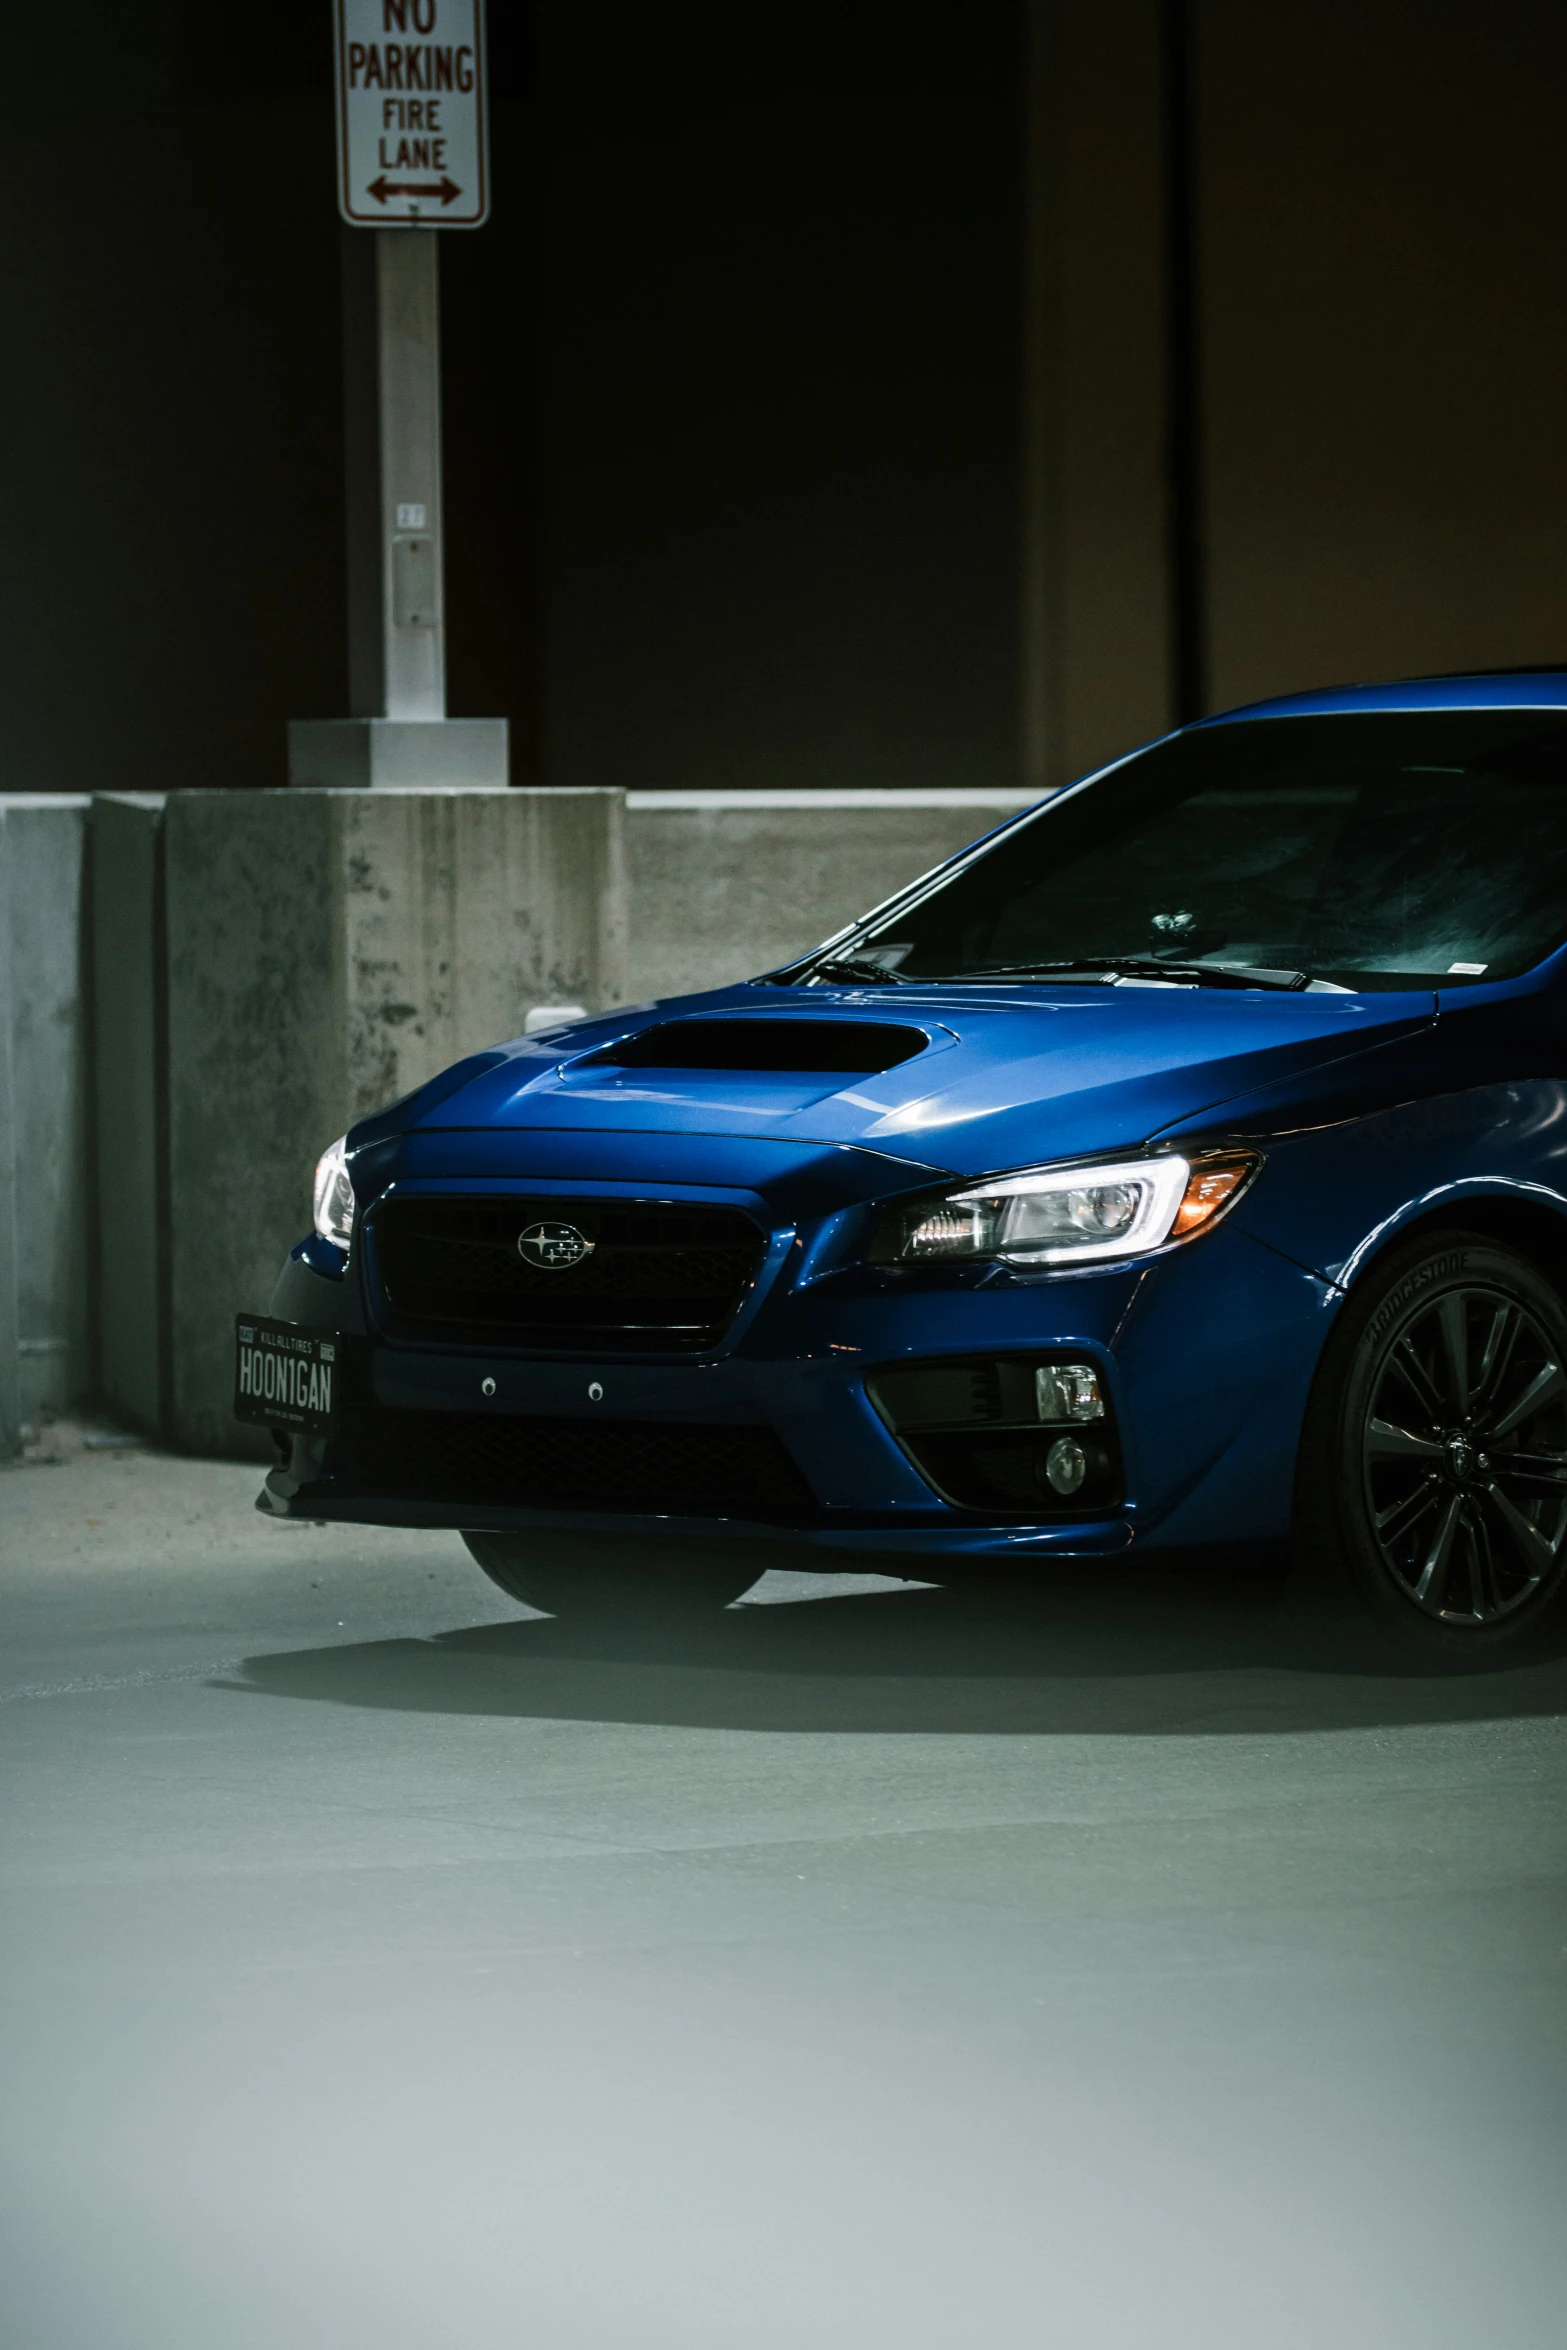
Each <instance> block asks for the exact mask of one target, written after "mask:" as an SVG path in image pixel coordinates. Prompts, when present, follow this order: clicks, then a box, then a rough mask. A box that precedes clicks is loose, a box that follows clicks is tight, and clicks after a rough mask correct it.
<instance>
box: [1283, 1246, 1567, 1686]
mask: <svg viewBox="0 0 1567 2350" xmlns="http://www.w3.org/2000/svg"><path fill="white" fill-rule="evenodd" d="M1296 1533H1297V1546H1298V1550H1299V1552H1300V1556H1301V1563H1302V1566H1303V1569H1304V1571H1305V1573H1306V1575H1307V1577H1308V1578H1314V1579H1315V1580H1316V1582H1317V1585H1318V1587H1319V1588H1327V1589H1336V1590H1337V1591H1338V1592H1339V1593H1340V1594H1341V1595H1343V1596H1345V1597H1348V1598H1352V1599H1353V1600H1354V1601H1355V1602H1356V1603H1358V1607H1359V1609H1360V1611H1361V1613H1362V1614H1363V1616H1365V1617H1367V1618H1369V1620H1370V1621H1371V1623H1372V1624H1373V1625H1375V1626H1376V1627H1377V1629H1378V1630H1379V1631H1380V1632H1381V1634H1382V1635H1383V1636H1384V1639H1391V1640H1392V1641H1393V1642H1394V1643H1396V1644H1397V1646H1398V1647H1399V1648H1401V1649H1402V1650H1404V1651H1405V1652H1406V1653H1408V1654H1412V1655H1423V1656H1425V1657H1426V1658H1428V1659H1429V1660H1430V1661H1432V1662H1437V1663H1447V1664H1451V1665H1457V1666H1462V1665H1465V1664H1472V1665H1481V1664H1486V1663H1490V1664H1498V1665H1499V1664H1503V1663H1512V1662H1519V1661H1522V1660H1523V1658H1524V1657H1525V1656H1526V1655H1527V1654H1528V1653H1529V1652H1530V1651H1531V1650H1533V1649H1534V1648H1535V1647H1536V1646H1537V1645H1538V1644H1539V1643H1540V1641H1541V1639H1542V1637H1543V1636H1544V1635H1545V1633H1546V1631H1547V1628H1548V1625H1549V1624H1550V1622H1551V1620H1552V1619H1553V1618H1555V1617H1556V1616H1557V1615H1558V1612H1559V1604H1560V1602H1561V1598H1562V1592H1563V1585H1564V1582H1567V1312H1564V1310H1563V1305H1562V1300H1561V1298H1560V1297H1559V1296H1558V1294H1557V1292H1556V1291H1555V1290H1554V1289H1553V1288H1552V1287H1551V1285H1550V1283H1549V1282H1548V1281H1546V1280H1545V1279H1544V1277H1543V1276H1542V1275H1541V1274H1540V1273H1539V1272H1538V1271H1537V1270H1536V1269H1535V1267H1534V1266H1532V1265H1531V1264H1530V1263H1529V1262H1528V1261H1527V1259H1525V1258H1524V1257H1522V1256H1519V1255H1518V1254H1516V1252H1515V1251H1513V1250H1512V1249H1509V1248H1505V1247H1503V1246H1501V1245H1500V1244H1499V1243H1497V1242H1495V1241H1491V1240H1488V1239H1486V1238H1484V1237H1483V1236H1482V1235H1480V1234H1477V1233H1470V1232H1448V1233H1442V1234H1439V1235H1435V1236H1432V1237H1430V1238H1427V1239H1425V1240H1422V1241H1418V1242H1414V1243H1412V1244H1411V1245H1409V1246H1408V1247H1406V1248H1403V1249H1400V1250H1397V1251H1395V1252H1394V1253H1392V1254H1390V1256H1389V1257H1388V1259H1387V1261H1386V1263H1385V1264H1384V1265H1380V1266H1378V1267H1377V1268H1376V1269H1375V1270H1374V1271H1373V1272H1372V1273H1371V1274H1369V1275H1368V1276H1367V1277H1366V1278H1365V1280H1364V1282H1363V1283H1362V1284H1358V1285H1357V1287H1356V1288H1355V1290H1354V1291H1353V1292H1352V1294H1351V1296H1350V1299H1349V1302H1348V1303H1347V1304H1346V1305H1345V1307H1344V1309H1343V1312H1342V1315H1341V1317H1340V1320H1339V1323H1338V1326H1337V1327H1336V1329H1335V1330H1334V1333H1333V1336H1332V1338H1331V1340H1330V1341H1329V1344H1328V1347H1327V1349H1326V1351H1325V1353H1324V1357H1323V1361H1322V1365H1321V1368H1320V1370H1319V1372H1318V1375H1317V1380H1316V1384H1315V1386H1314V1388H1313V1391H1312V1397H1311V1402H1310V1405H1309V1406H1308V1409H1307V1414H1306V1423H1305V1428H1304V1430H1303V1434H1302V1441H1301V1455H1300V1470H1299V1477H1298V1482H1297V1495H1296Z"/></svg>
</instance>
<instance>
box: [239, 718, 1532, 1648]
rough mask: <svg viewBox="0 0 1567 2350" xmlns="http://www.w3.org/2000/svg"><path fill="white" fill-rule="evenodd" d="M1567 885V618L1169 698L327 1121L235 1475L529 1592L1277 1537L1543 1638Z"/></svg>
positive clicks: (700, 1594)
mask: <svg viewBox="0 0 1567 2350" xmlns="http://www.w3.org/2000/svg"><path fill="white" fill-rule="evenodd" d="M1564 941H1567V672H1560V673H1558V672H1550V673H1509V674H1507V675H1490V676H1474V677H1463V678H1446V679H1438V680H1426V681H1422V682H1418V683H1414V684H1405V685H1389V686H1375V687H1366V686H1356V687H1351V688H1345V689H1342V690H1335V691H1331V692H1318V693H1308V694H1301V695H1298V696H1295V697H1293V698H1291V699H1287V700H1280V701H1274V702H1267V703H1263V704H1260V705H1258V706H1256V707H1253V708H1249V709H1244V710H1239V711H1235V712H1232V713H1229V714H1227V715H1225V716H1223V717H1220V718H1212V719H1207V720H1204V721H1203V722H1202V723H1201V724H1199V725H1196V726H1192V727H1188V728H1186V729H1184V730H1183V731H1181V732H1179V733H1177V734H1174V735H1171V736H1169V737H1167V738H1166V739H1164V740H1162V741H1160V742H1157V743H1154V744H1153V745H1152V746H1151V747H1149V748H1147V749H1144V750H1141V751H1138V752H1135V753H1134V754H1132V755H1131V756H1130V757H1127V758H1125V759H1122V760H1120V761H1118V762H1117V763H1116V764H1114V765H1113V766H1110V767H1108V768H1105V769H1104V770H1103V771H1102V772H1100V773H1099V774H1096V775H1093V776H1090V777H1089V778H1087V779H1086V781H1084V782H1082V783H1079V784H1076V785H1074V786H1073V787H1072V788H1070V789H1069V790H1067V791H1065V792H1062V793H1059V794H1058V795H1056V796H1055V797H1054V798H1053V799H1051V800H1049V801H1048V802H1046V803H1045V804H1044V805H1043V806H1042V807H1040V808H1037V809H1034V810H1031V811H1030V812H1029V813H1027V814H1025V815H1023V816H1021V817H1019V818H1017V819H1016V820H1015V821H1013V822H1011V823H1008V824H1005V825H1003V826H1002V827H1001V828H1000V829H999V830H998V831H996V832H994V833H992V834H990V835H989V836H988V838H986V839H984V840H982V841H980V842H978V843H977V844H976V845H975V846H974V847H972V848H970V849H967V850H965V851H964V852H963V853H962V854H961V855H960V856H957V857H954V858H953V859H951V861H950V862H949V863H947V864H946V865H943V866H942V867H940V868H939V870H938V871H936V872H935V873H933V874H930V875H927V876H926V877H925V879H923V880H922V881H919V882H917V883H916V884H914V885H913V886H912V887H911V888H908V889H905V890H903V891H901V892H900V893H899V894H898V895H897V896H895V897H893V898H890V899H889V900H888V901H887V902H886V904H884V905H882V906H880V907H878V908H877V909H876V911H875V912H874V913H871V914H868V915H867V916H866V917H865V918H864V919H863V920H862V921H860V922H857V923H854V924H853V925H851V927H850V928H849V929H847V930H845V931H843V932H841V933H840V934H839V936H838V937H836V938H834V939H833V940H831V941H830V942H829V943H828V944H827V945H826V946H824V947H822V948H820V949H818V950H817V951H816V952H815V953H814V954H811V955H808V956H806V957H805V958H804V959H803V960H802V961H800V962H798V963H796V964H793V965H791V966H790V967H789V968H787V969H785V970H781V971H773V972H770V973H768V974H766V975H765V976H764V977H761V978H758V979H755V980H752V981H749V982H748V983H746V984H745V985H743V986H737V987H732V988H726V989H723V990H721V991H719V992H717V993H714V994H708V995H701V996H691V997H687V998H684V999H681V1000H679V1001H671V1002H663V1003H657V1004H644V1005H639V1006H637V1007H635V1008H634V1009H631V1010H621V1011H616V1012H612V1013H608V1014H605V1015H604V1016H602V1017H598V1018H594V1019H589V1020H584V1021H581V1022H580V1023H578V1024H576V1025H573V1026H569V1027H563V1028H560V1029H557V1030H555V1031H554V1032H552V1033H547V1034H542V1035H537V1036H531V1037H525V1038H523V1039H521V1040H519V1041H516V1042H513V1043H511V1044H506V1045H501V1046H498V1047H497V1048H496V1049H495V1050H494V1051H492V1052H485V1053H480V1054H478V1055H476V1056H475V1057H474V1058H473V1059H470V1060H467V1061H463V1062H461V1063H459V1064H458V1065H457V1066H456V1067H455V1068H453V1069H450V1070H448V1071H447V1072H446V1073H445V1075H443V1076H441V1077H439V1078H437V1079H436V1080H435V1081H434V1082H433V1083H431V1084H429V1085H426V1086H424V1087H423V1088H422V1089H421V1090H420V1091H419V1092H417V1093H414V1094H411V1095H410V1096H409V1097H408V1099H407V1100H405V1101H402V1102H399V1103H397V1104H395V1105H394V1107H392V1108H391V1109H389V1110H386V1111H384V1112H382V1113H381V1114H380V1115H378V1116H376V1117H373V1118H369V1119H366V1120H365V1121H364V1122H363V1123H362V1124H360V1125H359V1126H357V1127H355V1128H354V1130H353V1131H352V1133H350V1134H349V1135H348V1136H347V1137H346V1138H345V1139H344V1140H343V1141H342V1142H340V1143H337V1144H334V1146H333V1147H332V1149H331V1150H330V1151H328V1152H327V1154H326V1156H325V1157H324V1158H323V1160H322V1161H321V1165H320V1168H319V1169H318V1172H317V1180H316V1212H315V1231H314V1233H313V1235H312V1236H311V1237H310V1238H309V1239H307V1240H305V1241H303V1242H301V1244H300V1245H299V1247H297V1248H296V1249H295V1250H294V1252H293V1254H292V1256H291V1257H290V1259H289V1261H288V1264H287V1265H286V1267H285V1268H284V1271H283V1274H282V1277H281V1279H280V1281H279V1283H278V1286H277V1290H276V1292H275V1295H274V1297H273V1299H272V1306H271V1313H270V1315H268V1316H265V1317H262V1316H251V1317H247V1318H245V1319H244V1320H243V1321H242V1323H241V1326H240V1336H239V1347H238V1361H239V1368H238V1375H237V1386H238V1396H237V1408H238V1409H239V1410H240V1411H241V1412H242V1413H243V1415H244V1416H246V1417H248V1418H251V1419H255V1420H259V1421H261V1422H263V1423H265V1424H267V1425H270V1426H271V1427H272V1428H273V1429H274V1431H275V1433H276V1437H277V1445H278V1455H279V1459H278V1466H277V1467H276V1469H275V1470H274V1471H273V1473H272V1474H271V1475H270V1476H269V1477H268V1479H267V1482H266V1488H265V1491H264V1493H263V1495H262V1506H264V1507H267V1508H270V1509H272V1510H274V1511H276V1512H278V1513H279V1514H281V1515H284V1516H301V1517H308V1518H316V1519H350V1520H357V1521H360V1522H369V1523H373V1524H379V1525H399V1526H428V1527H451V1528H454V1529H458V1530H460V1531H461V1532H462V1534H463V1535H464V1537H465V1538H466V1540H467V1543H468V1546H469V1548H470V1549H471V1551H472V1552H473V1554H474V1556H475V1558H476V1559H477V1560H478V1561H479V1563H480V1565H481V1566H482V1567H484V1568H485V1569H486V1571H487V1572H488V1573H489V1574H490V1575H492V1576H493V1577H494V1579H495V1580H496V1581H497V1582H498V1583H500V1584H501V1585H502V1586H503V1587H504V1588H505V1589H506V1590H507V1591H508V1592H510V1593H512V1594H513V1595H515V1596H516V1597H518V1598H520V1599H523V1600H525V1601H528V1602H531V1603H533V1604H535V1605H537V1606H540V1607H543V1608H545V1609H548V1610H551V1611H554V1612H558V1613H571V1612H576V1611H586V1610H593V1609H604V1608H606V1607H608V1608H614V1607H617V1606H626V1607H631V1606H644V1607H645V1606H646V1605H648V1604H649V1603H650V1602H652V1601H654V1600H655V1599H657V1600H659V1601H661V1602H664V1603H668V1604H674V1605H686V1606H689V1605H693V1604H702V1603H706V1604H713V1605H721V1604H723V1603H724V1602H726V1601H728V1600H729V1599H731V1598H733V1597H735V1596H736V1595H737V1594H738V1593H739V1592H740V1591H742V1590H743V1589H745V1587H746V1586H747V1584H748V1583H750V1582H751V1581H752V1580H754V1578H755V1577H756V1576H757V1575H758V1574H759V1573H760V1572H761V1571H762V1570H763V1568H764V1567H765V1565H766V1563H767V1561H768V1559H769V1558H770V1557H771V1558H776V1559H777V1560H778V1561H780V1563H783V1562H787V1563H792V1564H795V1565H807V1566H809V1565H813V1564H815V1565H819V1566H821V1567H824V1568H840V1569H841V1568H843V1567H845V1566H852V1565H857V1566H859V1567H861V1568H865V1567H873V1566H880V1567H882V1568H883V1569H884V1570H886V1571H888V1572H891V1573H894V1574H904V1575H917V1576H920V1577H923V1578H925V1579H928V1580H932V1581H938V1582H940V1581H956V1580H958V1579H959V1578H961V1577H962V1576H964V1575H966V1574H973V1573H974V1572H975V1571H976V1570H977V1569H980V1568H992V1569H993V1568H994V1567H995V1565H996V1564H997V1563H998V1562H1011V1564H1012V1567H1013V1569H1014V1571H1016V1570H1017V1569H1019V1568H1027V1569H1029V1570H1032V1571H1035V1572H1037V1571H1038V1570H1039V1569H1042V1568H1044V1567H1046V1566H1047V1565H1048V1563H1049V1562H1050V1561H1052V1560H1060V1559H1072V1560H1076V1561H1085V1560H1102V1561H1105V1562H1110V1561H1114V1560H1117V1559H1123V1558H1129V1557H1136V1556H1144V1555H1146V1556H1148V1557H1153V1556H1155V1555H1169V1554H1173V1553H1186V1554H1190V1553H1192V1552H1202V1553H1205V1554H1218V1553H1221V1552H1226V1551H1227V1552H1230V1553H1231V1554H1237V1553H1240V1554H1256V1553H1258V1552H1265V1551H1266V1550H1267V1549H1269V1548H1270V1547H1271V1546H1282V1545H1284V1544H1286V1543H1287V1542H1290V1541H1293V1544H1294V1546H1295V1554H1296V1556H1297V1557H1299V1558H1301V1559H1303V1560H1304V1561H1305V1562H1306V1563H1307V1565H1308V1567H1309V1568H1310V1569H1311V1570H1312V1571H1313V1573H1314V1574H1315V1575H1316V1577H1318V1578H1319V1579H1320V1585H1321V1588H1323V1589H1324V1590H1327V1591H1331V1592H1334V1593H1336V1594H1338V1595H1339V1596H1340V1597H1341V1598H1342V1600H1343V1601H1344V1602H1345V1603H1346V1604H1348V1605H1349V1606H1350V1607H1351V1609H1352V1610H1353V1609H1358V1610H1359V1611H1360V1612H1361V1614H1362V1616H1363V1617H1368V1618H1369V1619H1370V1620H1371V1622H1372V1623H1374V1624H1375V1625H1376V1626H1378V1627H1380V1630H1381V1632H1382V1633H1383V1635H1385V1636H1390V1637H1392V1638H1393V1639H1394V1640H1396V1641H1399V1642H1401V1643H1402V1644H1403V1645H1404V1646H1405V1647H1406V1648H1407V1649H1409V1650H1411V1651H1412V1652H1414V1653H1415V1654H1416V1655H1417V1656H1418V1655H1419V1654H1420V1653H1421V1652H1422V1651H1423V1652H1424V1653H1425V1654H1426V1655H1427V1656H1429V1657H1430V1658H1431V1659H1432V1660H1433V1661H1437V1662H1440V1661H1443V1660H1445V1661H1448V1662H1459V1663H1461V1662H1464V1661H1474V1662H1478V1661H1481V1660H1482V1659H1487V1658H1491V1659H1496V1660H1498V1661H1499V1660H1501V1659H1502V1658H1504V1657H1512V1656H1515V1655H1519V1654H1522V1653H1524V1652H1525V1651H1526V1650H1527V1649H1528V1648H1530V1647H1531V1646H1533V1645H1534V1644H1535V1643H1537V1642H1538V1641H1539V1640H1540V1639H1541V1638H1542V1637H1543V1636H1544V1634H1545V1632H1546V1629H1547V1623H1548V1619H1550V1618H1551V1617H1552V1615H1553V1614H1554V1613H1555V1610H1556V1603H1557V1602H1558V1600H1559V1599H1560V1596H1561V1592H1562V1587H1563V1582H1564V1577H1567V1546H1564V1536H1567V1377H1564V1372H1563V1365H1564V1363H1567V1313H1564V1309H1563V1303H1562V1295H1561V1291H1562V1285H1563V1281H1564V1279H1567V945H1564ZM562 1536H565V1537H566V1539H564V1540H563V1539H562Z"/></svg>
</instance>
